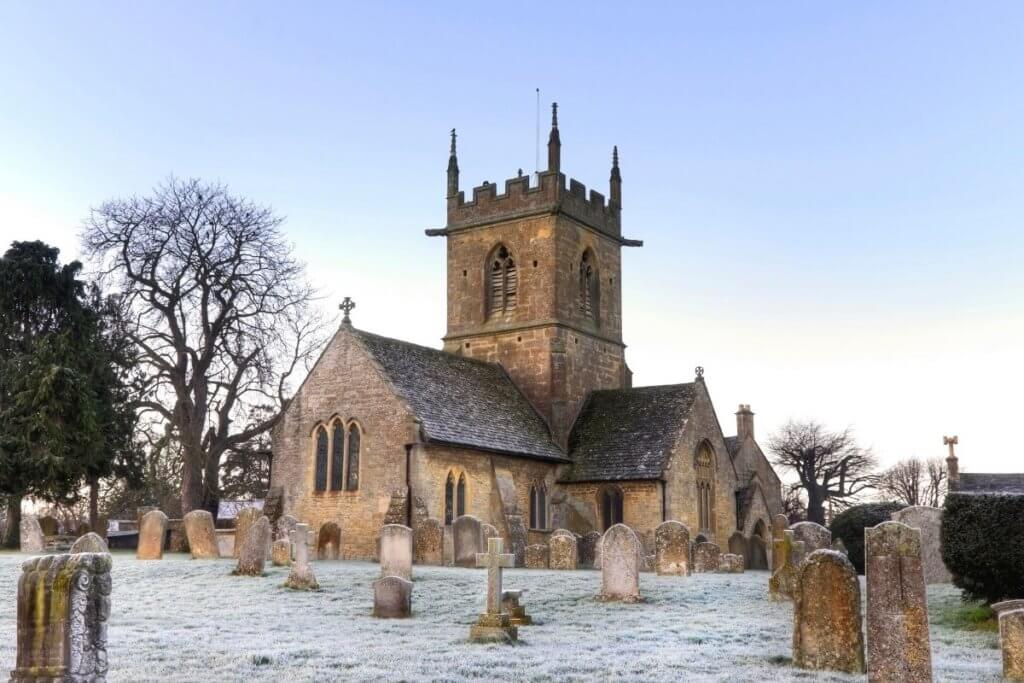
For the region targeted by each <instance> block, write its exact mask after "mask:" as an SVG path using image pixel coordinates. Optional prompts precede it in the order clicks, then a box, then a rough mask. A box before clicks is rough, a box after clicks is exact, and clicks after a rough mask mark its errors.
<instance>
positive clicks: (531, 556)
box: [526, 543, 548, 569]
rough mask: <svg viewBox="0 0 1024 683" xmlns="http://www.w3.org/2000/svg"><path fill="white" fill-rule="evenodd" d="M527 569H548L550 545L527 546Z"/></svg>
mask: <svg viewBox="0 0 1024 683" xmlns="http://www.w3.org/2000/svg"><path fill="white" fill-rule="evenodd" d="M526 568H527V569H547V568H548V544H547V543H534V544H533V545H528V546H526Z"/></svg>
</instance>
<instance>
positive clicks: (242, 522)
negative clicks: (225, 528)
mask: <svg viewBox="0 0 1024 683" xmlns="http://www.w3.org/2000/svg"><path fill="white" fill-rule="evenodd" d="M262 515H263V513H262V512H260V511H259V509H258V508H254V507H244V508H242V509H241V510H239V511H238V515H237V516H236V517H235V558H236V559H237V558H239V557H241V555H242V548H243V547H244V546H245V542H246V539H247V538H248V537H249V530H250V529H252V525H253V524H255V523H256V520H258V519H259V518H260V517H261V516H262Z"/></svg>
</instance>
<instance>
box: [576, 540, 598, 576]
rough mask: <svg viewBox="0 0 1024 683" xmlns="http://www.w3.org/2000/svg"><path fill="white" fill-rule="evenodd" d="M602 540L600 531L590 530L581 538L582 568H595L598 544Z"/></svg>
mask: <svg viewBox="0 0 1024 683" xmlns="http://www.w3.org/2000/svg"><path fill="white" fill-rule="evenodd" d="M600 542H601V532H600V531H588V532H587V533H585V534H583V535H582V536H581V537H580V539H579V554H580V569H595V568H596V565H595V562H596V561H597V544H598V543H600Z"/></svg>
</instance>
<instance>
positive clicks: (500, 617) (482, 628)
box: [469, 537, 518, 642]
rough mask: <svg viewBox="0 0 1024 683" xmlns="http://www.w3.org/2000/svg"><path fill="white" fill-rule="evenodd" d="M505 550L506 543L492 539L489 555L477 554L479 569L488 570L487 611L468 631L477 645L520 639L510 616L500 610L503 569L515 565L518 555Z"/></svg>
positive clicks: (489, 543) (488, 541)
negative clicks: (478, 643) (510, 620)
mask: <svg viewBox="0 0 1024 683" xmlns="http://www.w3.org/2000/svg"><path fill="white" fill-rule="evenodd" d="M504 550H505V542H504V541H503V540H502V539H501V538H496V537H492V538H489V539H487V552H486V553H477V554H476V566H477V567H483V568H485V569H487V612H486V613H484V614H481V615H480V618H479V619H478V620H477V623H476V624H474V625H473V626H472V627H471V628H470V631H469V637H470V639H471V640H473V641H476V642H488V641H489V642H494V641H498V642H510V641H513V640H516V639H517V638H518V632H517V630H516V627H515V626H512V625H511V623H510V622H509V615H507V614H503V613H502V611H501V598H502V591H501V570H502V569H507V568H510V567H514V566H515V555H512V554H511V553H508V554H506V553H505V552H504Z"/></svg>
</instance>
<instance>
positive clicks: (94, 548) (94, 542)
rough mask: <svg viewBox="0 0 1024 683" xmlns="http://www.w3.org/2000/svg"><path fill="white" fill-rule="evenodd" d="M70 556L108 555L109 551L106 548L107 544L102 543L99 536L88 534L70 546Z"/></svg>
mask: <svg viewBox="0 0 1024 683" xmlns="http://www.w3.org/2000/svg"><path fill="white" fill-rule="evenodd" d="M69 552H70V553H72V554H77V553H109V552H110V549H108V548H107V544H106V543H104V542H103V539H102V538H100V535H99V534H94V533H93V532H91V531H90V532H89V533H87V534H85V535H84V536H82V537H81V538H79V539H78V540H76V541H75V542H74V543H73V544H72V545H71V550H70V551H69Z"/></svg>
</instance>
